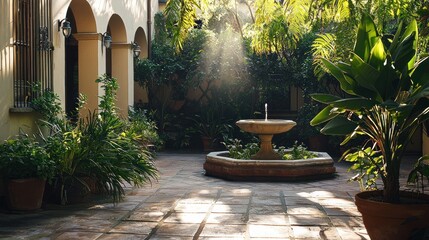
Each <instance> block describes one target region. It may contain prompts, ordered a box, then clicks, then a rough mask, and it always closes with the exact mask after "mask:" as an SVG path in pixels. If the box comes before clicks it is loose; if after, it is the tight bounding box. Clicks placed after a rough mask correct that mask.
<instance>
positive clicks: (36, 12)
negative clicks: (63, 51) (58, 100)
mask: <svg viewBox="0 0 429 240" xmlns="http://www.w3.org/2000/svg"><path fill="white" fill-rule="evenodd" d="M13 8H14V9H13V12H14V19H13V22H14V36H13V38H14V48H15V49H14V50H15V51H14V80H13V81H14V82H13V86H14V89H13V93H14V107H15V108H25V107H29V102H30V101H31V99H32V98H34V97H36V96H34V93H32V91H31V86H32V84H34V83H37V82H39V83H40V84H41V87H42V89H52V50H53V47H52V21H51V0H14V2H13Z"/></svg>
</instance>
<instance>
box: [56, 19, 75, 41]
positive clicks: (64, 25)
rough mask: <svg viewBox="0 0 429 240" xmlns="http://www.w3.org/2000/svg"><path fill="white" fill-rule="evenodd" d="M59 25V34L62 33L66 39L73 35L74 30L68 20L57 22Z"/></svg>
mask: <svg viewBox="0 0 429 240" xmlns="http://www.w3.org/2000/svg"><path fill="white" fill-rule="evenodd" d="M57 23H58V32H59V31H62V32H63V35H64V37H66V38H68V37H70V35H71V33H72V28H71V25H70V22H69V21H67V18H64V19H63V20H57Z"/></svg>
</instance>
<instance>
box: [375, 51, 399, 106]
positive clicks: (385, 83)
mask: <svg viewBox="0 0 429 240" xmlns="http://www.w3.org/2000/svg"><path fill="white" fill-rule="evenodd" d="M398 81H399V76H397V73H396V70H395V69H394V68H393V67H392V65H391V61H390V57H388V58H387V59H386V66H385V67H384V68H383V69H381V71H380V76H379V78H378V79H377V81H376V82H375V87H376V88H377V91H378V93H379V94H380V95H381V98H382V101H385V100H387V99H391V98H392V97H394V95H395V94H396V93H395V89H397V87H398V84H399V83H398Z"/></svg>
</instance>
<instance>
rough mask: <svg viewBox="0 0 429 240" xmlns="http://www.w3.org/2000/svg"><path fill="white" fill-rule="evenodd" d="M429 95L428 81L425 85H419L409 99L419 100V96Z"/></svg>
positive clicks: (410, 100)
mask: <svg viewBox="0 0 429 240" xmlns="http://www.w3.org/2000/svg"><path fill="white" fill-rule="evenodd" d="M428 96H429V82H427V83H426V84H425V85H423V86H418V87H417V88H416V89H415V90H414V91H413V92H412V93H411V96H410V97H409V99H408V101H409V102H413V101H417V100H418V99H419V98H423V97H428Z"/></svg>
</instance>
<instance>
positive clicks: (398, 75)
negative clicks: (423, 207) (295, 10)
mask: <svg viewBox="0 0 429 240" xmlns="http://www.w3.org/2000/svg"><path fill="white" fill-rule="evenodd" d="M417 43H418V29H417V23H416V21H415V20H412V21H411V22H409V23H408V24H406V23H405V22H404V21H402V22H401V23H400V24H399V26H398V29H397V31H396V34H395V35H383V34H380V33H379V31H378V30H377V28H376V25H375V24H374V21H373V20H372V18H371V16H369V15H365V14H364V15H363V16H362V19H361V21H360V24H359V28H358V33H357V37H356V41H355V46H354V50H353V51H352V53H351V57H350V60H349V61H347V62H337V63H332V62H330V61H329V60H327V59H322V62H323V64H324V66H325V67H326V69H328V72H329V73H330V74H332V75H333V76H334V77H335V78H336V80H337V81H338V82H339V84H340V87H341V89H342V91H344V92H345V93H346V96H347V97H339V96H335V95H329V94H313V95H312V98H313V99H314V100H316V101H318V102H321V103H323V104H326V105H327V106H326V107H325V108H324V109H322V110H321V111H320V112H319V113H318V114H317V115H316V116H315V117H314V118H313V119H312V121H311V125H313V126H315V125H319V124H320V125H322V126H323V127H322V128H321V130H320V131H321V132H322V133H323V134H326V135H340V136H345V138H344V139H345V140H344V141H343V142H342V144H345V143H347V142H348V141H349V140H350V139H352V138H354V137H356V136H358V135H362V136H365V137H366V139H367V141H366V142H365V148H366V147H368V146H369V147H371V150H372V151H373V152H374V153H375V154H370V155H367V156H368V164H370V165H371V164H372V165H374V168H372V169H375V171H378V173H379V175H380V176H381V179H382V181H383V185H384V189H383V195H384V196H383V197H384V201H385V202H391V203H397V202H399V201H400V198H399V170H400V166H401V159H402V157H403V155H404V152H405V149H406V146H407V144H408V143H409V142H410V140H411V138H412V135H413V134H414V133H415V131H416V130H417V129H419V126H421V125H422V123H424V122H425V121H426V120H428V118H429V99H428V98H427V96H428V95H429V59H428V58H427V57H426V58H423V59H418V44H417ZM380 157H381V159H382V161H379V159H380ZM375 159H377V160H375Z"/></svg>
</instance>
